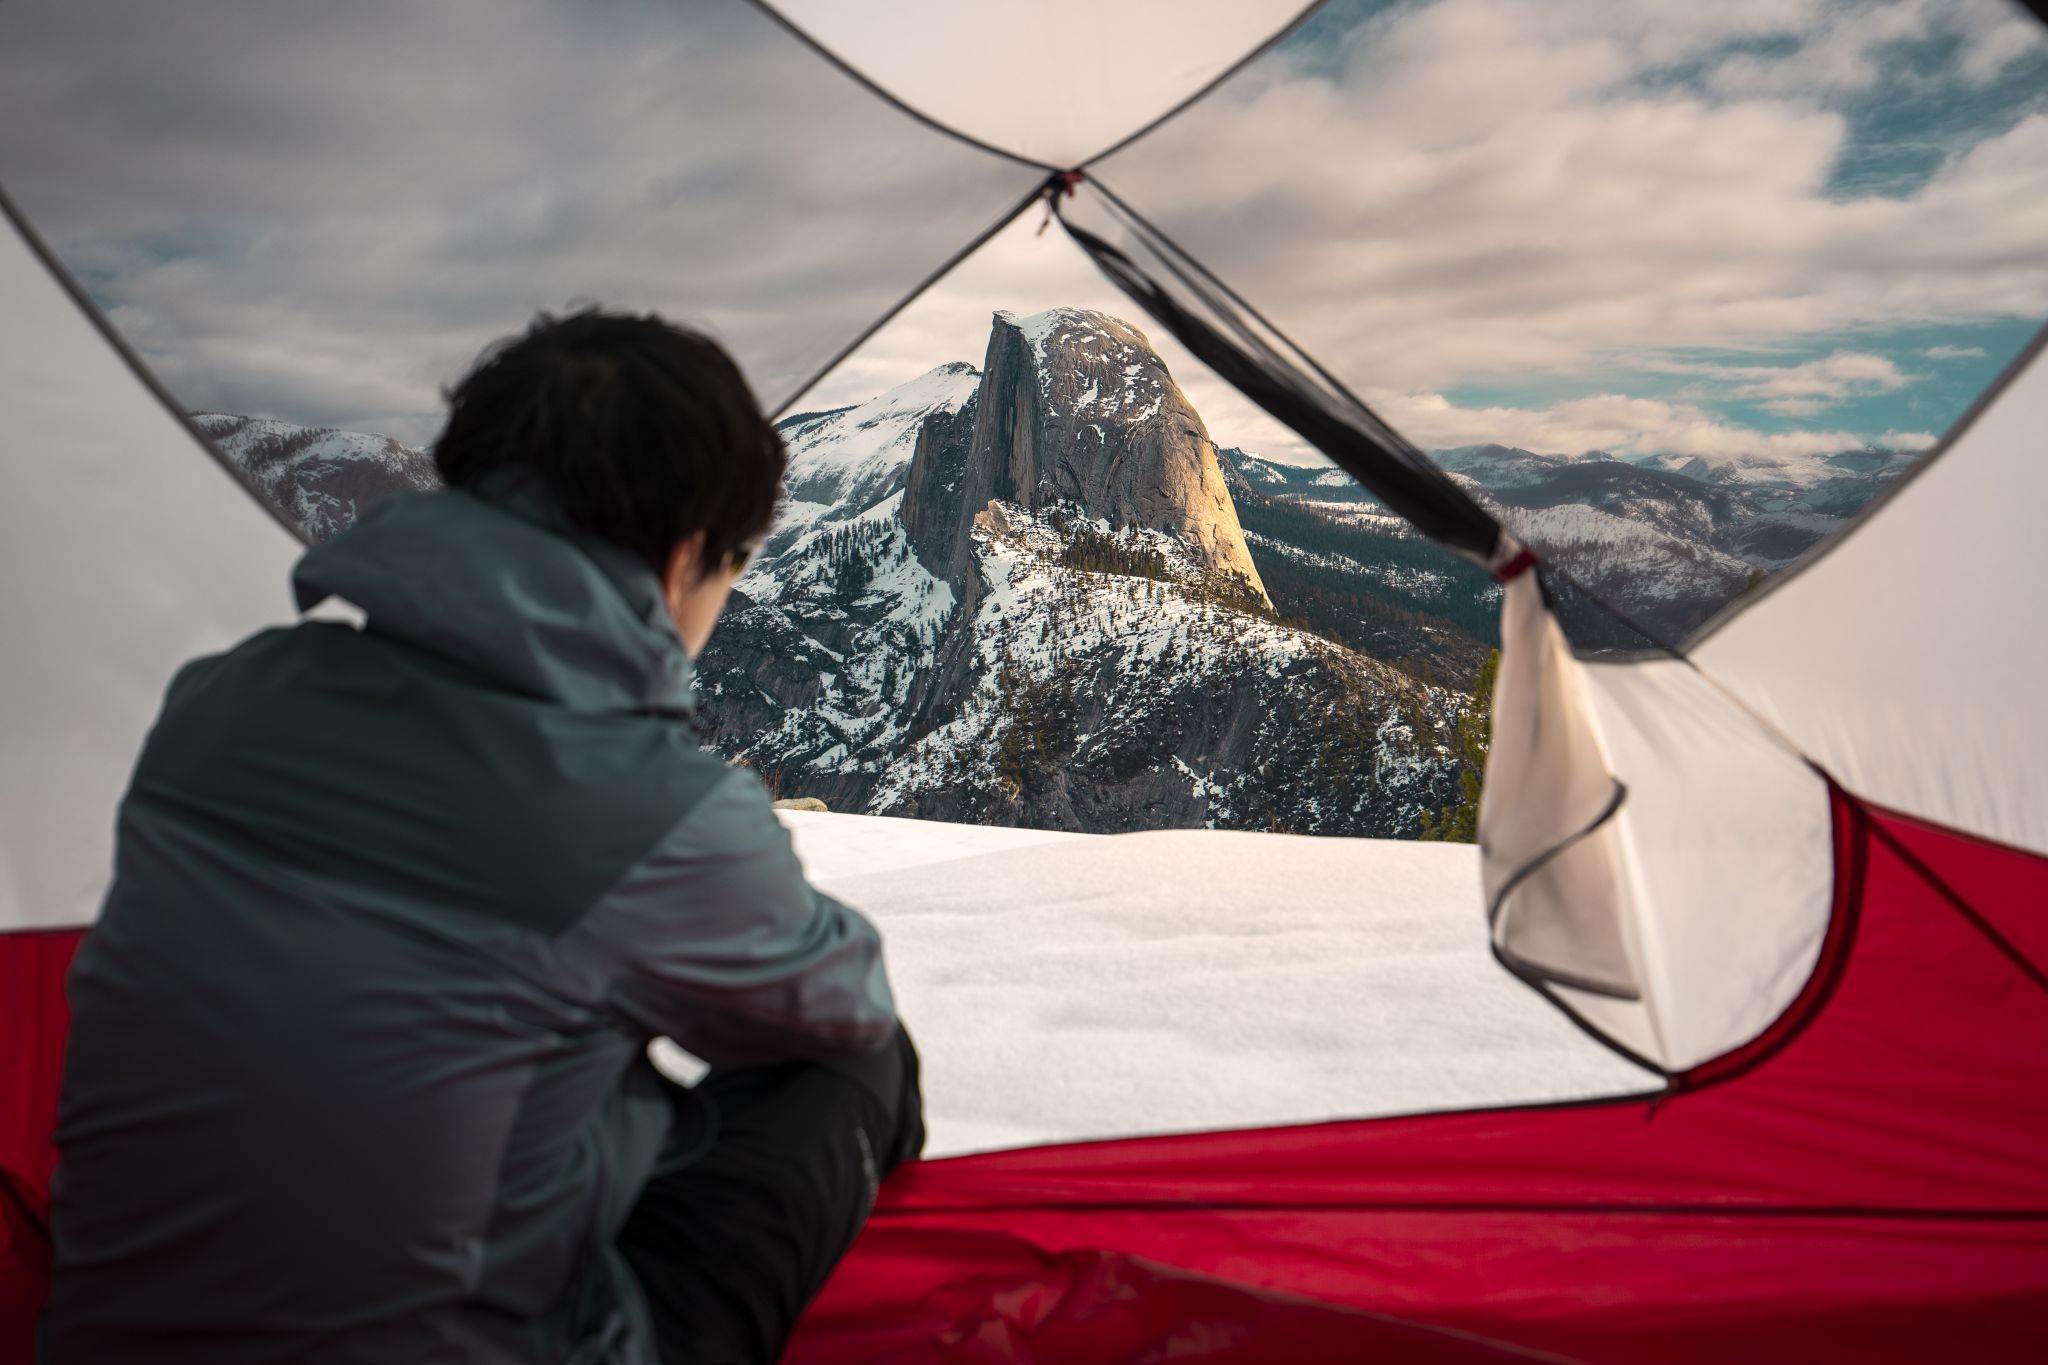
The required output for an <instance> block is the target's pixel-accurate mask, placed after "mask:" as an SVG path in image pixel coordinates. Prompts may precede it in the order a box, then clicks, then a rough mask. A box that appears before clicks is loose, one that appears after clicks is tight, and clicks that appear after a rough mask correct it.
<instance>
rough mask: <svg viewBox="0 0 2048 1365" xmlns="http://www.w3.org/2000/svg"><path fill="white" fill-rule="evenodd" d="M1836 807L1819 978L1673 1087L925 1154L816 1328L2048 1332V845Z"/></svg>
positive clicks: (1729, 1352) (1761, 1354)
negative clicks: (1565, 1101)
mask: <svg viewBox="0 0 2048 1365" xmlns="http://www.w3.org/2000/svg"><path fill="white" fill-rule="evenodd" d="M1836 804H1837V808H1836V859H1837V888H1838V891H1837V904H1836V908H1835V915H1834V921H1833V924H1832V927H1831V929H1830V932H1829V935H1828V942H1827V944H1826V945H1825V947H1824V948H1823V950H1822V955H1821V962H1820V964H1819V966H1818V967H1817V968H1816V970H1815V973H1814V977H1813V979H1812V981H1811V982H1810V983H1809V984H1808V986H1807V988H1806V990H1805V991H1804V993H1803V994H1802V995H1801V997H1800V998H1799V1000H1798V1001H1797V1002H1795V1004H1794V1005H1793V1007H1792V1009H1791V1010H1790V1011H1788V1012H1787V1014H1786V1016H1785V1017H1784V1018H1783V1019H1782V1020H1781V1021H1780V1022H1779V1023H1778V1024H1777V1025H1775V1026H1774V1027H1773V1028H1772V1029H1771V1030H1770V1031H1769V1032H1768V1033H1767V1034H1766V1035H1765V1036H1764V1038H1762V1039H1760V1040H1758V1042H1757V1043H1756V1044H1753V1045H1752V1046H1750V1047H1748V1048H1745V1049H1742V1050H1741V1051H1740V1052H1739V1053H1737V1054H1733V1055H1731V1056H1730V1057H1727V1058H1724V1059H1721V1060H1720V1061H1718V1062H1716V1063H1711V1064H1709V1065H1708V1066H1707V1067H1703V1068H1701V1069H1700V1070H1699V1071H1697V1072H1694V1073H1692V1074H1691V1075H1689V1076H1686V1077H1683V1078H1681V1079H1680V1081H1679V1082H1678V1083H1677V1085H1676V1087H1675V1088H1674V1089H1673V1090H1672V1091H1671V1092H1668V1093H1667V1094H1665V1095H1663V1096H1661V1097H1658V1098H1656V1099H1643V1098H1638V1099H1632V1100H1623V1101H1609V1102H1601V1103H1592V1104H1584V1105H1576V1106H1556V1107H1548V1108H1540V1107H1539V1108H1523V1109H1498V1110H1483V1111H1475V1112H1468V1113H1453V1114H1436V1115H1428V1116H1422V1117H1415V1118H1396V1119H1374V1120H1362V1121H1358V1122H1350V1123H1335V1124H1322V1125H1316V1126H1310V1127H1298V1128H1281V1129H1266V1130H1261V1131H1247V1132H1224V1133H1204V1134H1196V1135H1191V1136H1183V1137H1166V1138H1151V1139H1135V1140H1124V1141H1115V1142H1101V1143H1088V1144H1079V1145H1073V1146H1064V1147H1051V1148H1039V1149H1032V1150H1024V1151H1015V1152H1000V1153H992V1154H989V1155H985V1156H972V1157H962V1158H956V1159H953V1160H947V1161H934V1162H927V1163H923V1164H921V1165H918V1166H915V1167H913V1168H910V1169H908V1170H906V1171H905V1172H903V1173H902V1174H901V1175H900V1176H899V1177H898V1178H897V1179H896V1180H894V1181H892V1182H891V1184H890V1185H889V1187H888V1188H887V1189H886V1190H885V1191H884V1194H883V1199H882V1203H881V1206H880V1207H879V1208H878V1209H877V1211H876V1214H875V1216H874V1219H873V1220H872V1221H871V1222H870V1224H869V1226H868V1229H867V1231H866V1233H865V1234H864V1235H863V1237H862V1239H861V1241H860V1242H859V1244H858V1245H857V1246H856V1248H855V1250H854V1252H853V1254H852V1255H851V1256H850V1257H849V1258H848V1260H847V1261H846V1263H845V1264H844V1265H843V1266H842V1267H841V1269H840V1271H839V1273H838V1275H837V1276H836V1277H835V1278H834V1279H833V1281H832V1283H831V1284H830V1285H829V1286H828V1287H827V1289H826V1292H825V1294H824V1296H823V1297H822V1298H821V1300H820V1301H819V1303H818V1304H817V1305H816V1306H815V1308H814V1309H813V1311H812V1313H811V1314H810V1316H809V1317H808V1318H807V1319H806V1322H805V1325H804V1327H803V1329H802V1331H801V1332H800V1335H799V1338H798V1341H797V1343H796V1344H795V1347H794V1348H793V1349H792V1352H791V1355H790V1359H791V1360H794V1361H801V1362H824V1361H855V1360H883V1359H891V1360H894V1359H901V1360H930V1361H961V1362H966V1361H1002V1362H1039V1361H1044V1362H1053V1361H1059V1362H1068V1363H1069V1365H1085V1363H1087V1362H1105V1363H1106V1362H1111V1361H1135V1360H1158V1359H1196V1358H1200V1359H1211V1358H1213V1359H1231V1360H1236V1359H1244V1360H1258V1359H1270V1360H1321V1359H1330V1360H1337V1359H1346V1360H1352V1359H1361V1358H1364V1352H1365V1350H1366V1349H1367V1348H1368V1347H1371V1346H1387V1347H1391V1346H1392V1342H1391V1341H1386V1340H1380V1339H1376V1338H1374V1337H1373V1335H1372V1331H1373V1329H1374V1327H1375V1326H1377V1325H1378V1324H1369V1323H1358V1322H1355V1321H1347V1320H1343V1319H1340V1318H1338V1317H1336V1316H1334V1315H1332V1316H1331V1317H1329V1318H1328V1319H1326V1320H1325V1323H1324V1326H1325V1328H1326V1330H1327V1332H1328V1341H1329V1342H1330V1345H1329V1348H1328V1349H1327V1350H1325V1351H1322V1352H1321V1353H1313V1352H1304V1351H1302V1350H1300V1349H1298V1348H1297V1346H1296V1345H1295V1344H1294V1342H1295V1341H1296V1338H1295V1337H1294V1336H1292V1335H1289V1334H1291V1333H1294V1332H1295V1331H1296V1330H1297V1329H1299V1328H1301V1326H1302V1324H1303V1323H1304V1322H1305V1321H1306V1319H1305V1318H1304V1317H1303V1314H1304V1313H1306V1311H1307V1310H1306V1309H1305V1308H1303V1307H1301V1306H1299V1305H1300V1304H1301V1303H1302V1302H1303V1301H1307V1302H1314V1303H1320V1304H1323V1305H1326V1306H1328V1307H1329V1308H1331V1309H1349V1310H1364V1311H1370V1312H1375V1313H1380V1314H1386V1315H1390V1316H1393V1317H1397V1318H1402V1319H1407V1320H1410V1321H1413V1322H1417V1323H1428V1324H1434V1325H1437V1326H1441V1327H1446V1328H1454V1329H1458V1330H1461V1331H1464V1332H1468V1333H1472V1334H1474V1335H1476V1336H1478V1337H1482V1338H1487V1339H1492V1340H1494V1341H1498V1342H1502V1343H1512V1344H1513V1345H1514V1346H1517V1347H1522V1348H1529V1349H1534V1350H1538V1351H1544V1352H1549V1353H1554V1354H1555V1355H1560V1356H1564V1357H1566V1358H1570V1359H1577V1360H1585V1361H1613V1362H1659V1361H1664V1362H1702V1363H1703V1365H1704V1362H1717V1363H1718V1362H1725V1361H1728V1360H1732V1359H1740V1360H1743V1361H1745V1362H1747V1363H1748V1365H1755V1362H1761V1361H1811V1360H1817V1359H1844V1360H1851V1359H1853V1360H1858V1361H1920V1360H1926V1359H1936V1358H1940V1359H1961V1360H1972V1361H2005V1360H2011V1361H2019V1360H2040V1359H2043V1358H2048V1086H2044V1085H2043V1081H2044V1080H2048V1074H2044V1073H2048V981H2044V980H2043V978H2042V976H2041V974H2040V972H2039V969H2038V968H2035V967H2034V966H2033V965H2032V963H2033V962H2035V961H2039V960H2042V958H2043V957H2044V955H2048V954H2044V951H2043V950H2044V949H2048V859H2043V858H2040V857H2037V856H2033V855H2030V854H2026V853H2021V852H2018V851H2015V850H2012V849H2008V848H2002V847H1997V846H1994V845H1990V844H1986V843H1983V842H1981V841H1978V840H1974V839H1971V838H1967V837H1964V836H1960V835H1956V834H1953V833H1949V832H1945V831H1942V830H1938V829H1933V828H1930V827H1927V826H1924V825H1921V824H1918V823H1916V822H1914V821H1911V820H1907V819H1904V818H1901V817H1897V816H1893V815H1888V814H1885V813H1882V812H1876V811H1872V810H1870V809H1869V808H1868V807H1865V806H1862V805H1860V804H1859V803H1855V802H1852V801H1849V800H1846V799H1842V798H1839V797H1838V798H1837V803H1836ZM1169 1266H1170V1267H1173V1268H1174V1272H1164V1271H1162V1270H1161V1269H1160V1268H1161V1267H1169ZM1176 1272H1177V1273H1178V1274H1179V1275H1180V1278H1178V1279H1176V1280H1175V1281H1174V1287H1173V1303H1174V1308H1173V1312H1172V1315H1171V1320H1170V1321H1163V1322H1162V1321H1161V1320H1160V1318H1161V1314H1160V1313H1159V1311H1158V1307H1157V1303H1156V1302H1155V1300H1154V1298H1153V1297H1152V1294H1151V1292H1150V1290H1149V1289H1148V1290H1147V1291H1146V1292H1144V1293H1139V1292H1137V1290H1138V1287H1139V1286H1141V1285H1143V1286H1153V1285H1157V1284H1158V1283H1159V1277H1160V1276H1161V1275H1162V1274H1164V1273H1176ZM1195 1277H1207V1279H1206V1281H1205V1280H1203V1279H1200V1278H1195ZM1260 1295H1266V1296H1268V1297H1267V1298H1266V1299H1265V1300H1263V1302H1265V1303H1266V1304H1268V1305H1269V1307H1268V1309H1267V1310H1266V1311H1267V1312H1268V1313H1269V1314H1270V1316H1262V1315H1261V1314H1259V1313H1254V1312H1251V1311H1250V1310H1249V1309H1248V1308H1247V1302H1248V1300H1251V1299H1255V1298H1257V1297H1258V1296H1260ZM1145 1323H1151V1324H1153V1326H1154V1327H1155V1328H1156V1331H1154V1332H1153V1334H1152V1335H1151V1336H1149V1337H1148V1336H1146V1335H1145V1333H1144V1331H1142V1330H1140V1324H1145ZM934 1342H937V1343H943V1344H938V1345H934V1344H931V1343H934ZM1140 1343H1149V1346H1147V1345H1142V1344H1140ZM1205 1343H1215V1344H1228V1345H1229V1348H1230V1349H1229V1350H1228V1351H1225V1352H1223V1353H1222V1354H1215V1353H1213V1352H1211V1351H1210V1346H1209V1345H1207V1344H1205ZM1405 1349H1406V1348H1402V1350H1394V1351H1393V1352H1392V1354H1393V1356H1394V1358H1399V1359H1406V1358H1410V1357H1409V1356H1408V1355H1406V1354H1404V1351H1405ZM1413 1358H1418V1359H1419V1358H1429V1357H1423V1356H1415V1357H1413Z"/></svg>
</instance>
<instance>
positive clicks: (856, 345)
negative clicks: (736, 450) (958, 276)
mask: <svg viewBox="0 0 2048 1365" xmlns="http://www.w3.org/2000/svg"><path fill="white" fill-rule="evenodd" d="M1044 193H1045V191H1044V190H1043V189H1042V188H1033V189H1032V190H1031V192H1030V193H1028V194H1026V195H1025V196H1024V197H1023V198H1022V199H1019V200H1018V201H1017V202H1016V203H1014V204H1012V205H1011V206H1010V207H1008V208H1006V209H1004V210H1003V212H1002V215H1001V216H1000V217H998V218H997V219H996V220H995V221H994V222H993V223H990V224H989V225H988V226H987V227H985V228H983V229H982V230H981V232H980V233H979V234H977V235H976V236H975V237H974V239H973V240H972V241H970V242H968V243H967V245H965V246H963V247H961V248H960V249H959V250H958V251H956V252H954V253H953V254H952V255H951V256H948V257H947V258H946V259H945V260H943V261H941V262H940V263H939V265H938V267H937V268H936V269H934V270H933V271H932V272H931V273H930V274H928V275H926V276H925V277H924V278H923V279H921V280H919V281H918V282H917V283H916V284H914V285H912V286H911V287H910V290H909V292H908V293H906V294H904V295H903V297H902V298H900V299H898V300H896V302H895V303H893V304H891V305H890V306H889V310H888V311H887V312H885V313H883V314H882V315H881V316H880V317H878V318H876V319H875V320H874V321H873V322H871V323H869V324H868V325H867V327H866V329H865V330H863V331H862V332H861V334H860V335H859V336H856V337H855V338H854V339H853V340H851V341H849V342H847V343H846V344H845V345H844V346H842V347H840V348H839V350H838V352H837V353H836V354H835V355H833V357H832V358H831V359H830V360H828V361H826V362H825V363H824V364H823V365H821V366H819V367H818V369H817V371H816V373H814V374H812V375H811V377H810V378H809V379H806V380H805V381H804V382H803V383H802V384H800V385H798V386H797V388H796V391H795V392H793V393H791V394H790V395H789V397H787V398H785V399H783V400H782V402H781V403H780V404H779V405H777V407H776V409H775V411H774V412H772V413H771V414H769V420H771V421H779V420H781V418H782V417H783V416H784V415H785V414H786V413H788V412H789V410H790V409H791V408H794V407H795V406H796V405H797V404H798V403H801V402H802V401H803V400H804V397H805V395H807V394H809V393H810V391H811V390H812V389H815V388H816V387H818V385H819V384H821V383H823V382H824V380H825V377H826V376H827V375H829V374H831V373H832V371H834V370H836V369H838V368H839V366H840V365H841V364H842V363H844V362H845V360H846V358H847V357H848V356H850V355H852V354H853V353H854V352H855V351H858V350H859V349H860V348H861V347H863V346H865V345H867V344H868V341H869V339H870V338H872V337H873V336H874V334H875V333H877V332H879V331H881V330H882V329H883V328H884V327H887V326H888V325H889V324H890V323H891V322H893V321H895V320H896V315H897V314H898V313H901V312H902V311H903V310H904V309H906V308H908V307H909V306H910V305H911V304H913V303H915V302H917V300H918V299H919V298H920V297H922V296H923V295H924V293H925V292H926V291H927V290H929V289H930V288H931V287H932V286H933V285H935V284H937V283H938V282H939V281H940V280H943V279H944V278H946V276H948V275H950V274H952V273H953V269H954V267H956V266H958V265H959V264H960V263H961V262H962V261H964V260H966V259H967V258H968V257H969V256H972V255H973V254H974V253H975V252H977V251H979V250H981V249H982V247H984V246H986V245H987V244H988V241H989V239H990V238H992V237H994V236H995V235H996V234H997V233H998V232H1001V231H1002V230H1003V229H1004V228H1006V227H1008V226H1009V225H1010V224H1011V223H1014V222H1016V221H1017V218H1018V216H1019V215H1020V214H1022V213H1023V212H1024V211H1025V210H1026V209H1028V208H1030V207H1031V206H1032V205H1033V204H1035V203H1037V202H1038V201H1039V199H1041V198H1042V197H1043V196H1044Z"/></svg>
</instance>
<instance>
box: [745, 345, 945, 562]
mask: <svg viewBox="0 0 2048 1365" xmlns="http://www.w3.org/2000/svg"><path fill="white" fill-rule="evenodd" d="M980 382H981V374H980V372H979V371H978V370H976V369H975V368H974V367H973V366H972V365H968V364H966V363H964V362H960V361H955V362H952V363H950V364H946V365H941V366H939V367H938V368H936V369H934V370H931V371H928V372H927V373H925V374H922V375H919V376H918V377H917V378H916V379H913V380H911V381H910V382H909V383H907V384H899V385H898V386H897V387H895V388H893V389H891V390H889V391H888V392H887V393H884V394H882V395H880V396H878V397H875V398H871V399H869V400H868V401H867V402H865V403H858V404H855V405H854V406H852V407H848V408H836V409H834V410H832V411H830V412H820V413H804V414H800V415H798V416H796V417H790V418H785V419H784V420H783V421H781V422H779V423H777V424H776V426H777V429H778V430H779V431H781V433H782V439H783V441H784V442H785V443H786V444H787V446H788V448H789V473H788V476H787V477H786V479H785V480H784V484H783V487H784V498H785V502H784V504H783V506H782V508H781V510H780V511H779V512H778V513H777V515H776V525H775V531H774V534H773V536H772V537H771V538H770V540H769V542H768V544H767V545H766V546H765V547H764V550H765V552H766V553H765V555H764V558H772V557H773V556H775V555H778V554H781V553H784V552H786V551H788V550H790V549H792V548H795V547H797V546H798V545H800V544H801V543H802V542H803V541H804V539H805V537H806V536H808V535H809V534H810V533H812V532H813V531H815V530H817V529H818V528H820V527H824V526H832V525H837V524H839V523H841V522H846V521H851V520H854V519H857V518H859V517H861V516H863V515H867V514H869V513H871V512H873V511H874V509H875V508H876V507H877V506H878V505H879V504H881V503H882V502H884V501H885V500H887V499H888V498H889V497H890V496H891V495H893V494H896V493H900V492H901V491H902V490H903V480H904V476H905V475H906V474H907V473H908V472H909V470H910V461H911V457H912V455H914V454H915V453H916V448H917V434H918V432H919V431H920V430H922V429H923V427H924V424H925V420H926V419H927V418H929V417H931V416H932V415H933V414H934V413H949V412H957V411H959V410H960V408H961V407H962V406H963V405H965V404H966V402H967V400H968V399H970V398H972V397H973V396H974V393H975V389H976V388H977V387H978V386H979V384H980ZM750 586H758V580H756V582H755V584H753V585H750Z"/></svg>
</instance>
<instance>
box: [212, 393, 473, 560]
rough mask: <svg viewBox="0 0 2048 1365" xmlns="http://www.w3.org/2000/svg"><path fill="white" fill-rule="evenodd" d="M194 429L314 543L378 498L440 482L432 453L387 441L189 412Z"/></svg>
mask: <svg viewBox="0 0 2048 1365" xmlns="http://www.w3.org/2000/svg"><path fill="white" fill-rule="evenodd" d="M192 423H193V425H194V426H196V427H198V428H199V430H200V431H201V432H202V433H204V434H205V436H206V437H207V438H208V439H209V440H211V441H212V442H213V443H214V444H215V445H216V446H218V447H220V449H221V450H222V451H224V452H226V453H227V455H228V456H229V457H230V458H232V459H233V460H234V461H235V463H237V464H238V465H240V466H241V467H242V468H243V469H244V470H245V471H247V472H248V474H249V475H250V477H251V478H253V479H254V480H255V482H256V484H257V485H258V486H259V487H260V488H262V489H263V491H264V492H265V493H267V494H269V495H270V497H271V499H272V500H273V501H274V502H276V503H277V505H278V506H279V507H282V508H283V509H284V510H285V511H286V512H287V513H288V514H290V516H291V517H292V519H293V520H294V521H296V522H297V523H298V524H299V526H300V527H301V528H302V529H304V531H305V532H306V534H307V535H308V536H310V537H311V538H312V539H313V540H315V541H321V540H326V539H327V538H328V537H330V536H333V535H337V534H339V533H340V532H342V531H343V530H346V529H347V528H348V526H349V525H350V524H351V523H352V522H354V521H355V519H356V513H357V512H358V511H360V510H361V509H363V508H365V507H368V506H369V505H370V504H371V503H373V502H375V501H377V500H378V499H379V498H383V497H388V496H390V495H391V494H393V493H400V492H404V491H405V490H407V489H418V488H432V487H434V485H435V484H436V482H438V480H437V478H436V476H435V473H434V460H433V457H432V456H431V455H428V454H427V453H426V452H425V451H423V450H415V449H414V448H413V447H411V446H404V445H400V444H399V443H398V442H396V441H394V440H392V439H391V438H390V437H388V436H371V435H369V434H367V433H365V432H360V431H336V430H334V429H333V428H331V427H300V426H293V425H292V424H291V423H289V422H279V421H274V420H272V419H270V418H267V417H234V416H230V415H229V414H227V413H224V412H196V413H193V414H192Z"/></svg>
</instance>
